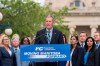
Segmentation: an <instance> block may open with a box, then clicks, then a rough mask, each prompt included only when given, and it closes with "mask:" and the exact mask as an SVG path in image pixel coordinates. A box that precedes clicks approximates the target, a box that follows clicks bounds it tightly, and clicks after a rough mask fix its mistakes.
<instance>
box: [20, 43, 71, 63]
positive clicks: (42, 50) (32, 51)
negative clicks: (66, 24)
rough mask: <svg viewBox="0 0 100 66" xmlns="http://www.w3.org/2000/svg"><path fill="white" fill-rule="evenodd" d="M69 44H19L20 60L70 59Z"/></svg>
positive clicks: (48, 60)
mask: <svg viewBox="0 0 100 66" xmlns="http://www.w3.org/2000/svg"><path fill="white" fill-rule="evenodd" d="M70 49H71V47H70V44H49V45H48V44H35V45H34V44H31V45H21V49H20V59H21V61H33V62H55V61H69V60H70Z"/></svg>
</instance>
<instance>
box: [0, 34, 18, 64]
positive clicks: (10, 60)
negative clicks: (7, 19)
mask: <svg viewBox="0 0 100 66" xmlns="http://www.w3.org/2000/svg"><path fill="white" fill-rule="evenodd" d="M1 40H2V42H1V44H2V46H1V47H0V66H16V57H15V54H14V52H13V50H12V49H11V48H10V47H9V41H10V39H9V38H8V36H7V35H5V36H3V37H2V39H1Z"/></svg>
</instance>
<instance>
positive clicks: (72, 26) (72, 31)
mask: <svg viewBox="0 0 100 66" xmlns="http://www.w3.org/2000/svg"><path fill="white" fill-rule="evenodd" d="M68 28H69V30H70V34H69V40H70V37H71V35H72V34H73V33H74V32H75V28H76V26H75V25H69V26H68Z"/></svg>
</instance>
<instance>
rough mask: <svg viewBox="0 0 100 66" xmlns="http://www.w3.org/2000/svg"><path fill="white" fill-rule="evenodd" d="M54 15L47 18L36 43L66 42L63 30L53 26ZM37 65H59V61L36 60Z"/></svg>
mask: <svg viewBox="0 0 100 66" xmlns="http://www.w3.org/2000/svg"><path fill="white" fill-rule="evenodd" d="M53 25H54V20H53V17H52V16H50V15H48V16H47V17H46V19H45V28H44V29H42V30H40V31H38V32H37V34H36V38H35V42H34V44H64V40H63V36H62V32H60V31H59V30H57V29H55V28H53ZM35 66H59V63H58V61H47V62H36V63H35Z"/></svg>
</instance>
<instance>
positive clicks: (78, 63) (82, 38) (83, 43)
mask: <svg viewBox="0 0 100 66" xmlns="http://www.w3.org/2000/svg"><path fill="white" fill-rule="evenodd" d="M78 38H79V39H78ZM70 44H71V54H70V58H71V60H70V61H67V63H66V66H100V46H99V45H100V33H99V32H95V33H94V37H88V36H87V33H86V32H81V33H80V34H79V35H76V34H73V35H71V38H70Z"/></svg>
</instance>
